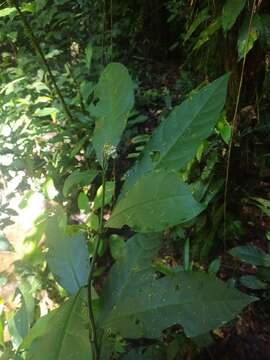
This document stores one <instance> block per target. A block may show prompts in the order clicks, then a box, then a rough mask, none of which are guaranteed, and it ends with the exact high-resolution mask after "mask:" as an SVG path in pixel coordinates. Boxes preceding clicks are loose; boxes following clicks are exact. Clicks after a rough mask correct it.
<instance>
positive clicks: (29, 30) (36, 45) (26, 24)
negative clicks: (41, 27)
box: [9, 1, 73, 122]
mask: <svg viewBox="0 0 270 360" xmlns="http://www.w3.org/2000/svg"><path fill="white" fill-rule="evenodd" d="M9 3H10V5H12V1H9ZM14 6H15V8H16V10H17V11H18V13H19V15H20V17H21V19H22V22H23V25H24V27H25V29H26V31H27V34H28V36H29V38H30V40H31V42H32V44H33V46H34V48H35V50H36V52H37V53H38V55H39V56H40V59H41V61H42V62H43V64H44V66H45V68H46V70H47V71H48V74H49V76H50V79H51V82H52V84H53V86H54V88H55V91H56V93H57V96H58V97H59V100H60V102H61V104H62V107H63V110H64V112H65V114H66V116H67V118H68V119H69V121H71V122H73V117H72V115H71V112H70V110H69V108H68V106H67V104H66V102H65V100H64V96H63V94H62V92H61V90H60V89H59V87H58V85H57V83H56V80H55V77H54V75H53V73H52V70H51V68H50V65H49V63H48V61H47V60H46V58H45V55H44V54H43V51H42V49H41V47H40V45H39V43H38V41H37V39H36V36H35V34H34V33H33V31H32V28H31V26H30V24H29V22H28V20H27V18H26V17H25V15H24V14H23V12H22V11H21V9H20V7H19V5H18V4H17V2H16V1H14Z"/></svg>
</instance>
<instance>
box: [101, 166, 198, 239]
mask: <svg viewBox="0 0 270 360" xmlns="http://www.w3.org/2000/svg"><path fill="white" fill-rule="evenodd" d="M204 208H205V207H204V206H203V205H201V204H199V203H198V202H197V201H196V200H195V199H194V198H193V197H192V195H191V193H190V190H189V187H188V185H186V184H185V183H184V182H182V181H181V180H180V179H179V177H178V175H177V174H176V173H174V172H173V171H166V170H156V171H153V172H150V173H147V174H145V175H143V176H142V177H141V178H140V179H139V181H138V182H137V183H136V184H135V185H134V186H133V187H132V188H131V189H130V190H129V191H128V192H127V193H125V194H124V196H123V197H121V198H120V200H119V201H118V202H117V203H116V205H115V207H114V210H113V212H112V215H111V218H110V219H109V221H108V222H107V224H106V226H107V227H111V228H121V227H122V226H123V225H128V226H130V227H131V228H133V229H134V230H137V231H140V232H155V231H162V230H164V229H165V228H167V227H170V226H174V225H178V224H181V223H183V222H186V221H188V220H191V219H192V218H194V217H195V216H197V215H198V214H199V213H200V212H201V211H203V210H204Z"/></svg>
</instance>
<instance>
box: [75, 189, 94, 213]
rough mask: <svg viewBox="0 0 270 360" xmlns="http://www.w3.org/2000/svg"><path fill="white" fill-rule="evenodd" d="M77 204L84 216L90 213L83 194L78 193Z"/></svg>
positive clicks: (87, 200)
mask: <svg viewBox="0 0 270 360" xmlns="http://www.w3.org/2000/svg"><path fill="white" fill-rule="evenodd" d="M77 202H78V208H79V209H80V211H82V212H84V213H86V214H88V213H89V212H90V211H91V209H90V204H89V199H88V196H87V195H86V194H85V193H84V192H80V194H79V196H78V200H77Z"/></svg>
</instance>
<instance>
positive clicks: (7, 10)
mask: <svg viewBox="0 0 270 360" xmlns="http://www.w3.org/2000/svg"><path fill="white" fill-rule="evenodd" d="M16 11H17V10H16V8H15V7H7V8H4V9H1V10H0V18H1V17H5V16H9V15H11V14H14V13H15V12H16Z"/></svg>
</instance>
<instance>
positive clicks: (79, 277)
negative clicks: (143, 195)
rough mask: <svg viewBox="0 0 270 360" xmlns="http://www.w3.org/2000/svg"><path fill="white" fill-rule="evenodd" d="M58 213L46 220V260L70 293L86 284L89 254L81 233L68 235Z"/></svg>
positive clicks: (60, 282)
mask: <svg viewBox="0 0 270 360" xmlns="http://www.w3.org/2000/svg"><path fill="white" fill-rule="evenodd" d="M60 221H61V220H60V219H59V216H58V215H55V216H53V217H52V218H50V219H49V220H48V223H47V226H46V244H47V246H48V248H49V251H48V254H47V261H48V264H49V268H50V270H51V272H52V273H53V274H54V276H55V277H56V279H57V281H58V282H59V284H60V285H61V286H62V287H63V288H64V289H65V290H66V291H67V292H68V293H70V294H75V293H76V292H77V291H78V290H79V289H80V288H81V287H82V286H84V285H86V284H87V280H88V273H89V255H88V249H87V246H86V241H85V238H84V236H83V235H82V234H80V233H78V234H75V235H69V234H68V231H67V228H66V227H65V226H61V223H60Z"/></svg>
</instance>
